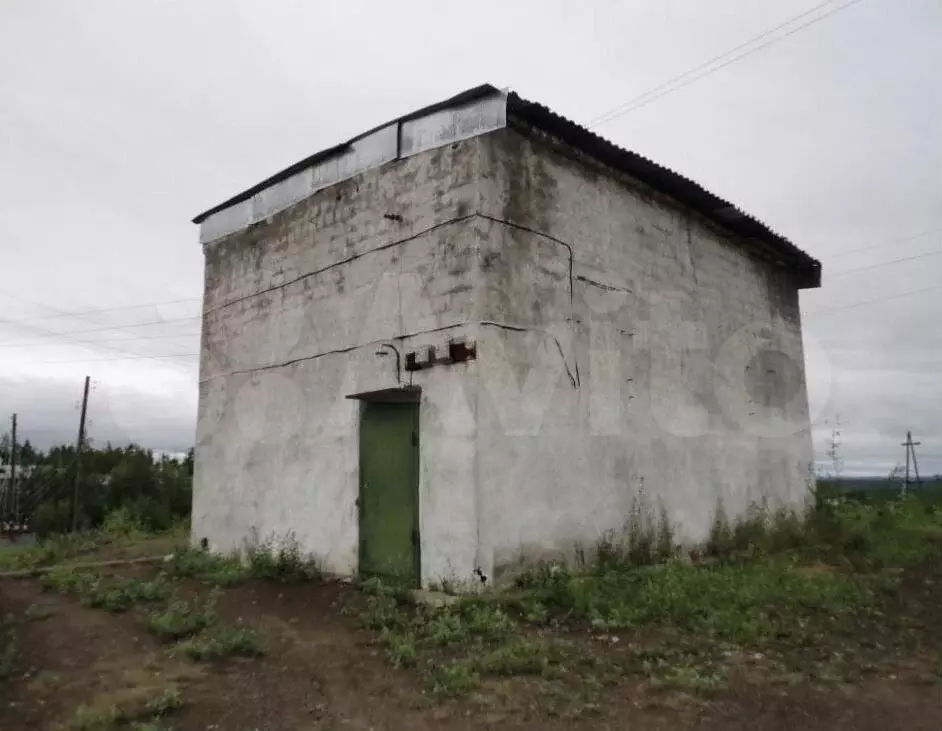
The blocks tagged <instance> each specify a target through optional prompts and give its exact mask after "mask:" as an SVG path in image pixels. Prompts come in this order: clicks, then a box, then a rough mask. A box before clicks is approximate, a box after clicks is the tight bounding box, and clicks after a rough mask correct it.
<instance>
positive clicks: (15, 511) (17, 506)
mask: <svg viewBox="0 0 942 731" xmlns="http://www.w3.org/2000/svg"><path fill="white" fill-rule="evenodd" d="M12 431H13V433H12V435H11V436H12V443H11V445H10V495H11V496H12V497H11V499H12V501H13V504H12V506H11V507H12V509H13V510H12V512H13V527H12V529H11V533H12V532H13V531H15V530H16V528H17V527H18V526H19V524H20V522H19V512H20V496H19V495H18V494H17V492H18V491H17V489H16V414H13V430H12Z"/></svg>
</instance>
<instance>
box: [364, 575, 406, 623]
mask: <svg viewBox="0 0 942 731" xmlns="http://www.w3.org/2000/svg"><path fill="white" fill-rule="evenodd" d="M361 588H362V589H363V591H364V592H365V593H367V595H368V596H367V600H366V611H365V612H363V613H361V614H360V624H362V625H363V626H364V627H367V628H368V629H374V630H380V631H395V630H402V629H404V628H406V627H407V626H408V625H409V623H410V618H409V615H408V614H407V613H406V612H405V611H403V609H402V606H403V605H405V604H406V603H408V601H409V599H408V597H407V596H406V595H405V594H404V593H402V592H401V591H399V590H398V589H396V588H395V587H391V586H387V585H386V584H384V583H383V582H382V581H380V580H379V579H369V580H367V581H365V582H364V583H363V584H362V586H361Z"/></svg>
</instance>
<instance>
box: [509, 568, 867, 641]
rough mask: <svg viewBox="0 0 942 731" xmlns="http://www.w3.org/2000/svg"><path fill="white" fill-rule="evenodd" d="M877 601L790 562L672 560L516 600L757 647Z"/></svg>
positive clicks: (568, 614)
mask: <svg viewBox="0 0 942 731" xmlns="http://www.w3.org/2000/svg"><path fill="white" fill-rule="evenodd" d="M872 600H873V591H872V590H871V589H870V588H869V587H868V586H867V584H866V583H865V582H863V581H860V580H858V579H857V578H856V577H854V576H849V575H844V574H834V573H830V572H824V573H805V572H803V571H802V570H800V567H798V566H797V565H795V564H794V563H793V562H791V561H788V560H780V559H767V560H761V561H755V562H751V563H742V564H718V565H715V566H710V567H696V566H690V565H686V564H681V563H668V564H664V565H661V566H652V567H645V568H642V569H638V570H636V571H632V572H607V573H602V574H589V575H578V574H569V573H562V574H560V575H558V576H557V577H555V578H554V579H553V580H552V581H550V582H548V583H547V584H546V585H544V586H543V587H534V588H531V589H530V590H529V591H528V592H527V593H526V594H525V596H524V597H523V598H522V599H518V600H516V601H514V602H512V603H511V606H513V607H516V608H517V610H518V611H521V612H522V613H524V614H526V615H534V614H538V613H540V612H543V611H549V613H550V614H551V615H553V616H555V617H557V618H559V619H560V620H563V621H569V622H577V623H585V624H588V625H589V626H591V627H592V628H593V629H595V630H604V631H613V630H629V629H635V628H640V627H652V626H659V627H674V628H679V629H683V630H687V631H689V632H692V633H696V634H697V635H700V636H704V637H709V638H711V639H716V640H725V641H729V642H735V643H741V644H755V643H762V642H765V641H768V640H769V639H771V638H782V637H786V636H799V635H801V636H804V634H805V633H806V630H807V626H806V625H805V624H804V623H802V622H800V621H799V619H801V618H808V617H809V616H817V617H821V616H823V617H827V618H833V619H845V618H852V617H853V616H855V615H856V613H857V612H858V611H859V610H860V609H861V608H863V607H866V606H869V605H870V604H871V603H872Z"/></svg>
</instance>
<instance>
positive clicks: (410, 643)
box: [383, 632, 419, 668]
mask: <svg viewBox="0 0 942 731" xmlns="http://www.w3.org/2000/svg"><path fill="white" fill-rule="evenodd" d="M383 640H384V641H385V642H386V645H387V650H386V651H387V653H388V655H389V659H390V660H391V661H392V664H393V665H394V666H395V667H397V668H411V667H413V666H414V665H415V664H416V663H417V662H418V659H419V656H418V651H417V650H416V645H415V635H414V634H412V633H411V632H409V633H405V634H398V633H394V632H386V633H384V634H383Z"/></svg>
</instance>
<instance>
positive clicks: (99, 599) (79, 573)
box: [42, 567, 170, 614]
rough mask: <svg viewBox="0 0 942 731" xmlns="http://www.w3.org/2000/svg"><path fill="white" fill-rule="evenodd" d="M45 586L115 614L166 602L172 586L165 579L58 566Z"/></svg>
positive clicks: (48, 574)
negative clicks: (144, 578) (122, 575)
mask: <svg viewBox="0 0 942 731" xmlns="http://www.w3.org/2000/svg"><path fill="white" fill-rule="evenodd" d="M42 585H43V587H44V588H46V589H49V590H55V591H58V592H59V593H61V594H71V595H73V596H76V597H78V599H79V601H81V602H82V604H84V605H85V606H88V607H92V608H95V609H104V610H105V611H107V612H112V613H114V614H117V613H120V612H126V611H127V610H128V609H130V608H131V607H133V606H134V605H136V604H141V603H157V602H162V601H164V600H165V599H166V598H167V597H168V596H169V594H170V583H169V582H168V581H167V579H166V578H165V577H164V576H157V578H155V579H152V580H150V581H144V580H142V579H136V578H122V577H106V576H102V575H101V574H99V573H97V572H95V571H92V570H89V569H82V570H78V569H72V568H69V567H57V568H55V569H53V570H52V571H50V572H49V573H47V574H46V575H45V576H43V578H42Z"/></svg>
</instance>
